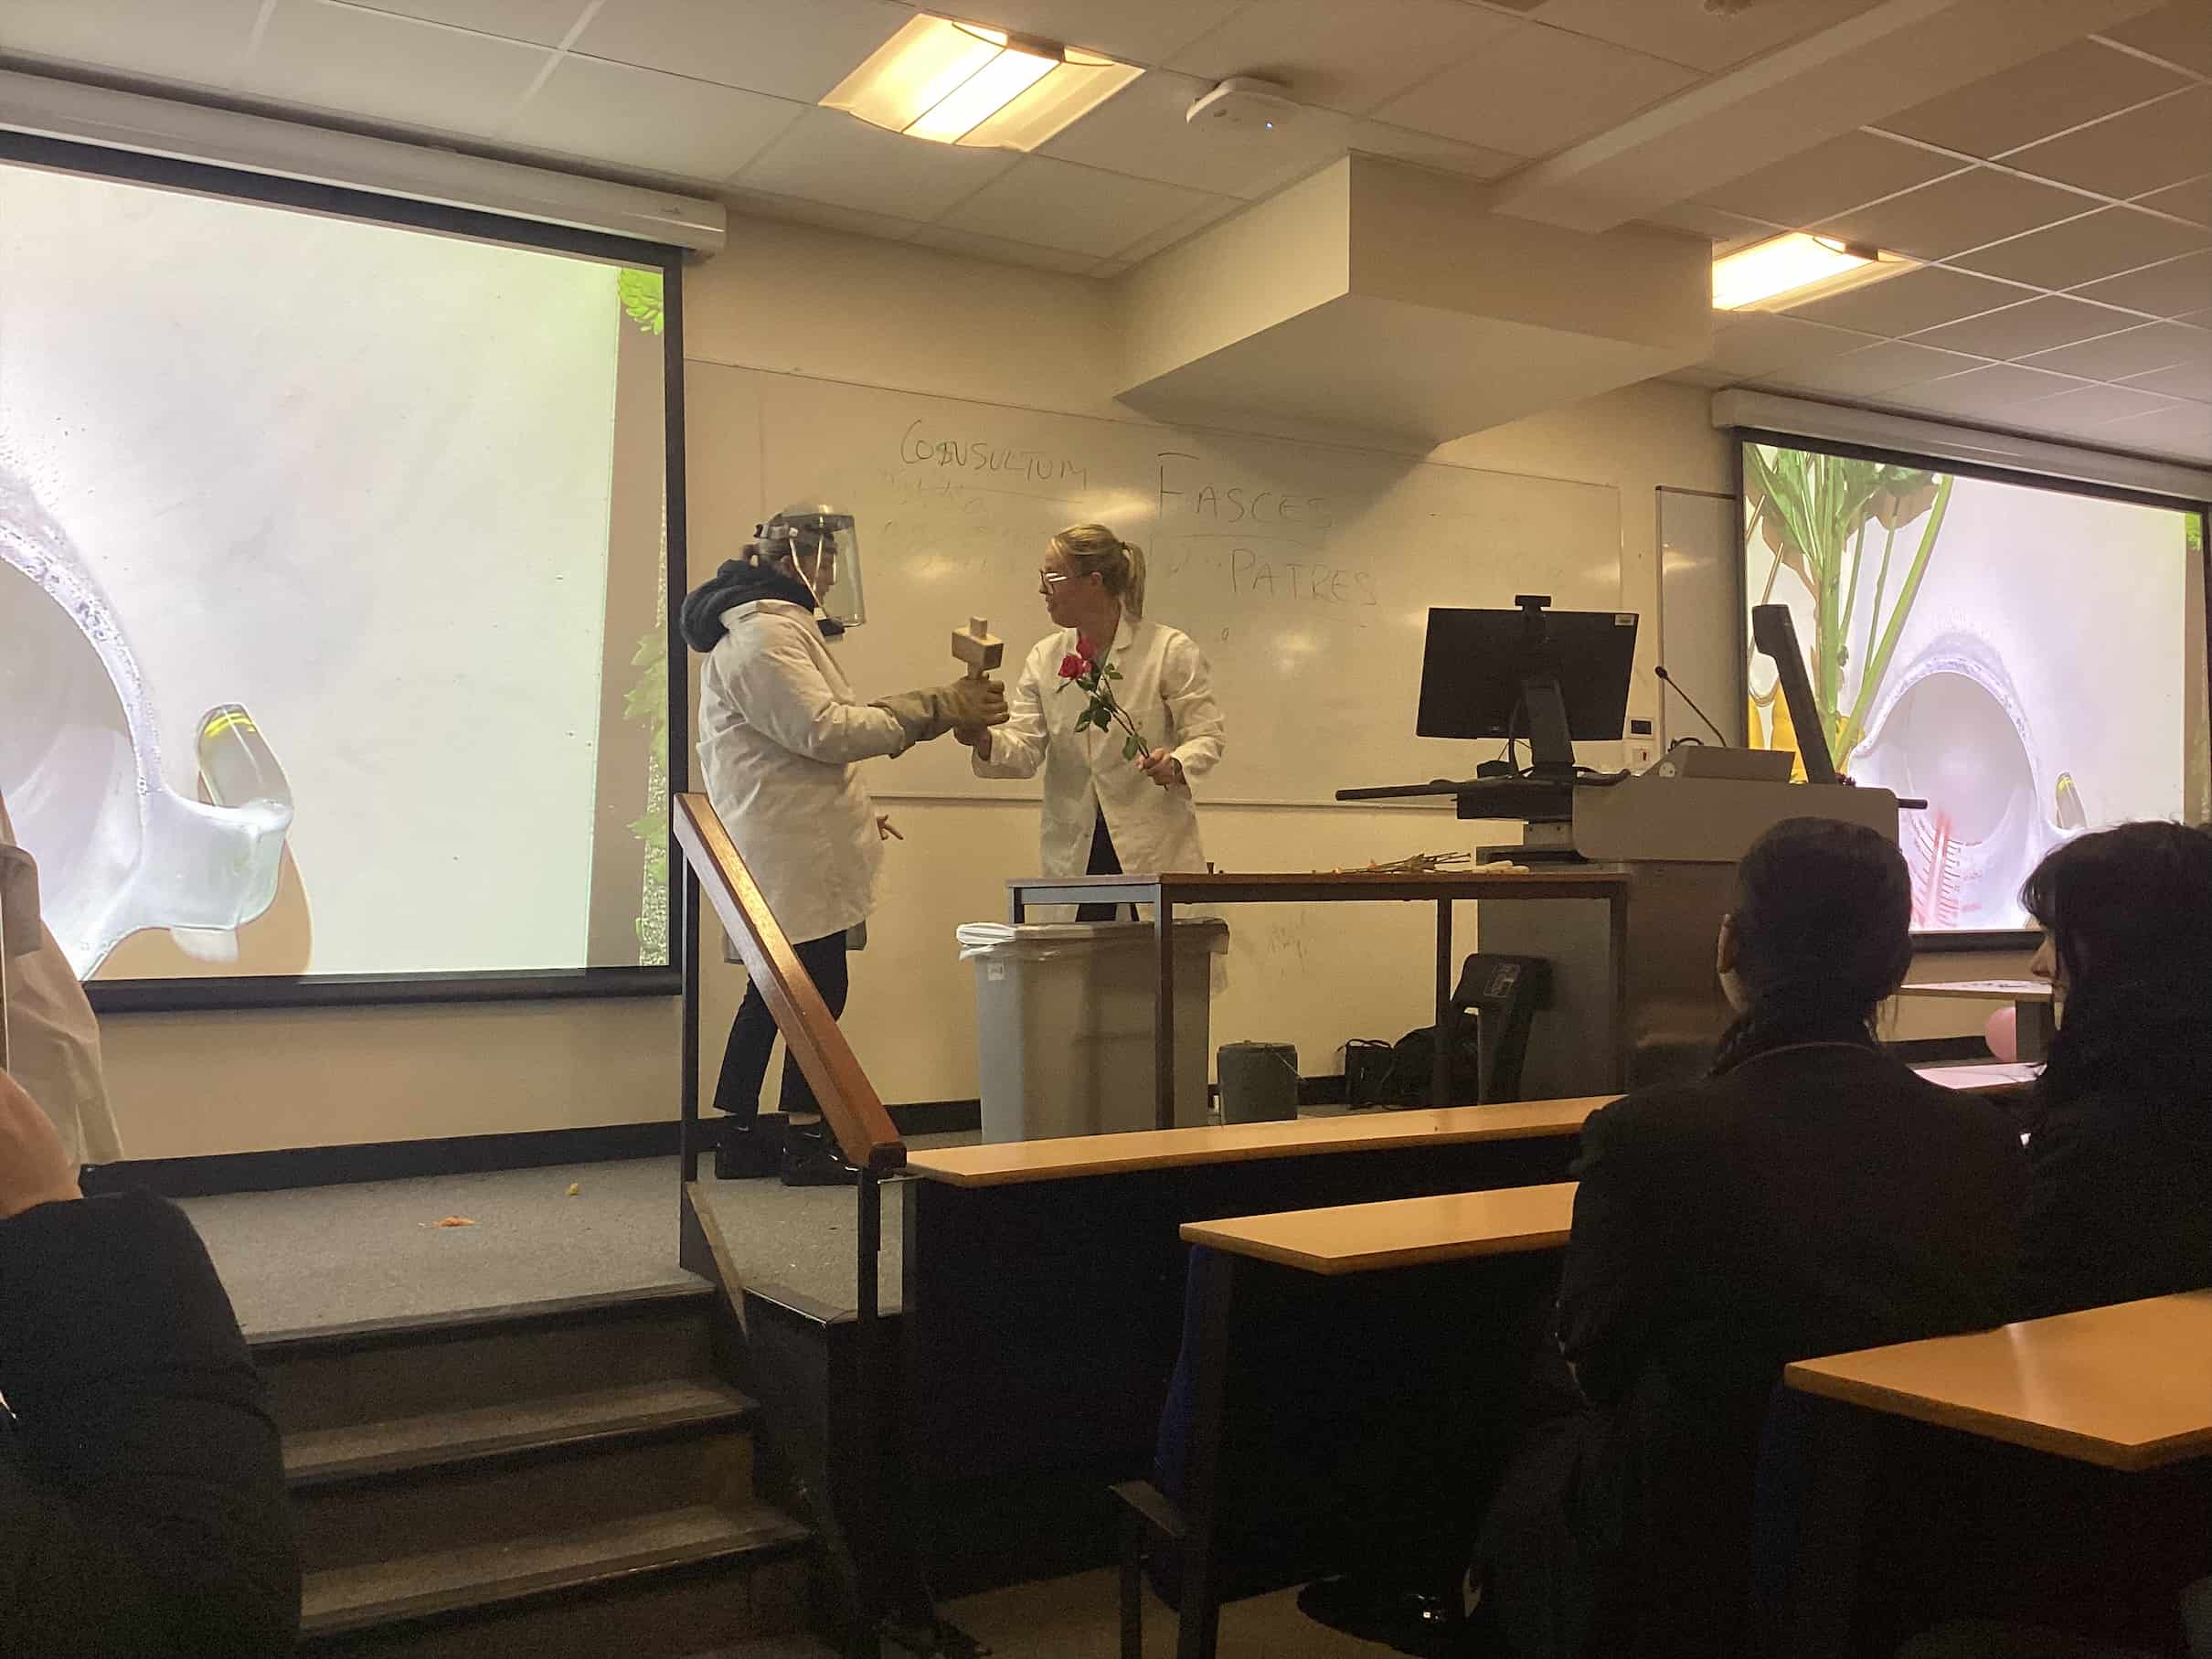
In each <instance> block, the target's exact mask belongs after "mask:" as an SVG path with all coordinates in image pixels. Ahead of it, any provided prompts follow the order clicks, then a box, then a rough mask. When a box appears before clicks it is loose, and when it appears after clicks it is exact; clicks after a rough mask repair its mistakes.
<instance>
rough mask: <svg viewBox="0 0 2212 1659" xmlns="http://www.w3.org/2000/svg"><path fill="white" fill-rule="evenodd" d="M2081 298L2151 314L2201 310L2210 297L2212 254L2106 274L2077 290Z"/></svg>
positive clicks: (2169, 314) (2163, 314)
mask: <svg viewBox="0 0 2212 1659" xmlns="http://www.w3.org/2000/svg"><path fill="white" fill-rule="evenodd" d="M2079 293H2080V295H2081V297H2082V298H2083V299H2085V300H2100V301H2102V302H2103V303H2105V304H2107V305H2125V306H2126V307H2128V309H2129V310H2131V311H2147V312H2149V313H2150V314H2152V315H2153V316H2158V317H2178V316H2184V315H2186V314H2188V313H2190V312H2193V311H2202V310H2203V309H2204V308H2205V302H2206V301H2207V300H2212V253H2185V254H2184V255H2182V257H2181V258H2179V259H2177V260H2168V261H2166V262H2165V263H2164V264H2163V265H2152V266H2150V267H2148V268H2147V269H2145V270H2142V271H2129V272H2128V274H2127V275H2125V276H2116V277H2108V278H2107V279H2106V280H2105V281H2103V282H2091V283H2090V284H2089V286H2087V287H2086V288H2083V289H2081V290H2079Z"/></svg>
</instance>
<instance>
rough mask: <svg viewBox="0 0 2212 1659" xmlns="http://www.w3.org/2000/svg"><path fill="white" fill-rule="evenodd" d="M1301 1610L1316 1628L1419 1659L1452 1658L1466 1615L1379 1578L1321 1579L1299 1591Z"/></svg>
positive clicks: (1428, 1596)
mask: <svg viewBox="0 0 2212 1659" xmlns="http://www.w3.org/2000/svg"><path fill="white" fill-rule="evenodd" d="M1298 1611H1300V1612H1302V1613H1303V1614H1304V1615H1305V1616H1306V1617H1307V1618H1309V1619H1311V1620H1313V1622H1314V1623H1316V1624H1325V1625H1327V1626H1328V1627H1329V1628H1330V1629H1331V1630H1334V1631H1342V1632H1344V1633H1345V1635H1347V1636H1357V1637H1358V1638H1359V1639H1360V1640H1362V1641H1363V1642H1379V1643H1382V1644H1383V1645H1384V1646H1386V1647H1390V1648H1395V1649H1396V1650H1397V1651H1398V1652H1399V1653H1401V1654H1414V1655H1415V1656H1416V1659H1452V1655H1453V1654H1457V1653H1459V1652H1460V1651H1461V1650H1460V1646H1459V1643H1460V1641H1461V1639H1462V1635H1463V1633H1464V1632H1465V1630H1466V1625H1467V1620H1466V1616H1465V1614H1463V1613H1462V1611H1460V1609H1458V1608H1457V1607H1454V1606H1452V1604H1451V1603H1450V1602H1449V1601H1445V1600H1444V1599H1443V1598H1442V1597H1441V1596H1430V1595H1424V1594H1422V1593H1421V1592H1420V1591H1419V1590H1408V1589H1406V1588H1405V1587H1404V1586H1403V1585H1399V1584H1392V1583H1389V1582H1387V1581H1386V1580H1383V1579H1320V1580H1318V1581H1316V1582H1314V1583H1312V1584H1309V1585H1307V1586H1306V1587H1305V1588H1304V1589H1303V1590H1300V1591H1299V1592H1298Z"/></svg>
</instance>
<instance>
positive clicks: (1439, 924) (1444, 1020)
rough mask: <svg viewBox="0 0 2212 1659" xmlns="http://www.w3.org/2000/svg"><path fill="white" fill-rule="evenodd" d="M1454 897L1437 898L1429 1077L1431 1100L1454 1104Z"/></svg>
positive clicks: (1456, 1021)
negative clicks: (1432, 1045)
mask: <svg viewBox="0 0 2212 1659" xmlns="http://www.w3.org/2000/svg"><path fill="white" fill-rule="evenodd" d="M1458 1038H1459V1010H1458V1009H1457V1008H1456V1007H1454V1006H1453V1005H1452V900H1450V899H1438V900H1437V901H1436V1058H1435V1061H1434V1064H1433V1066H1432V1068H1431V1069H1430V1077H1429V1104H1430V1105H1431V1106H1433V1107H1435V1108H1436V1109H1437V1110H1439V1111H1441V1110H1442V1109H1443V1108H1444V1107H1446V1106H1450V1105H1452V1103H1453V1102H1452V1058H1453V1050H1454V1049H1455V1048H1457V1047H1458Z"/></svg>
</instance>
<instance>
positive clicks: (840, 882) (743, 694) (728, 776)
mask: <svg viewBox="0 0 2212 1659" xmlns="http://www.w3.org/2000/svg"><path fill="white" fill-rule="evenodd" d="M722 621H723V623H724V625H725V626H726V627H727V628H728V633H725V634H724V635H723V636H722V639H721V641H720V643H718V644H717V645H716V646H715V648H714V650H713V651H712V652H711V653H710V654H708V655H707V662H706V664H705V665H704V666H703V667H702V668H701V669H700V670H699V744H698V750H699V771H700V775H701V777H702V778H703V779H704V780H705V782H706V784H707V800H708V801H710V802H712V803H713V804H714V810H715V812H716V813H717V814H718V815H719V816H720V818H721V820H722V824H723V827H724V828H725V829H727V830H728V832H729V838H730V839H731V840H732V841H733V842H735V843H736V844H737V848H738V854H739V856H740V857H742V858H743V859H744V860H745V867H746V868H747V869H749V870H750V871H751V872H752V877H753V879H754V880H755V881H756V882H758V883H760V892H761V895H762V897H764V898H765V899H767V900H768V908H769V909H771V911H773V912H774V913H775V918H776V920H777V922H778V924H779V925H780V926H782V929H783V931H784V932H785V933H786V934H788V935H789V936H790V937H791V939H792V942H793V943H802V944H803V943H804V942H805V941H808V940H814V939H823V938H826V937H827V936H828V935H830V934H832V933H842V932H844V931H845V930H846V929H848V928H850V927H852V926H853V925H854V924H855V923H856V922H860V921H865V920H867V914H868V912H869V910H871V909H874V908H875V903H876V881H877V874H878V872H879V870H880V868H881V867H882V864H883V845H882V840H881V837H880V836H879V835H877V830H876V804H875V803H874V802H873V801H871V800H870V799H869V798H868V792H867V786H866V785H865V784H863V783H862V782H860V768H859V766H858V765H857V764H856V762H858V761H861V760H871V759H873V758H874V757H876V756H878V755H896V754H902V753H904V752H905V751H906V750H907V749H909V747H911V744H912V739H910V738H909V737H908V735H907V730H906V728H905V727H903V726H901V725H900V724H899V720H898V719H897V718H895V717H894V716H893V715H892V714H891V712H890V711H889V710H888V709H886V708H877V707H874V706H873V705H872V704H867V703H863V702H861V701H860V700H859V699H858V698H857V697H855V696H854V695H853V688H852V686H850V685H848V684H847V683H846V681H845V675H844V674H843V673H842V672H841V671H840V670H839V668H838V667H837V665H836V664H835V662H834V661H833V660H832V659H831V657H830V654H829V647H828V646H826V645H824V643H822V633H821V630H820V629H819V628H818V627H816V625H815V622H814V616H813V614H812V613H811V612H809V611H806V610H805V609H804V608H803V607H802V606H799V605H795V604H792V603H791V602H789V601H785V600H780V599H763V600H754V601H751V602H750V603H749V604H743V605H733V606H731V607H730V608H729V609H728V611H724V612H723V613H722Z"/></svg>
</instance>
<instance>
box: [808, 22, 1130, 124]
mask: <svg viewBox="0 0 2212 1659" xmlns="http://www.w3.org/2000/svg"><path fill="white" fill-rule="evenodd" d="M1143 72H1144V71H1143V70H1142V69H1138V68H1136V67H1135V66H1134V65H1133V64H1126V63H1116V62H1115V61H1114V60H1113V59H1112V58H1101V57H1098V56H1097V55H1095V54H1093V53H1090V52H1082V51H1077V50H1075V49H1074V48H1069V47H1062V46H1056V45H1054V44H1053V43H1052V42H1050V41H1048V40H1033V39H1030V38H1029V37H1026V36H1022V35H1009V34H1006V33H1005V32H1004V31H1003V30H999V29H991V28H984V27H982V26H981V25H979V24H973V23H954V22H953V21H952V19H951V18H948V17H931V16H926V15H925V16H920V17H916V18H915V19H914V20H913V21H912V22H910V23H909V24H907V25H906V26H905V27H902V28H901V29H900V30H899V32H898V33H897V34H896V35H893V36H892V37H890V38H889V39H888V40H887V41H885V42H884V43H883V44H882V45H881V46H880V47H878V48H877V49H876V51H875V52H874V54H873V55H872V56H870V57H869V58H868V60H867V62H866V63H864V64H862V65H861V66H860V67H859V68H858V69H855V70H854V71H853V72H852V73H851V74H850V75H847V76H846V77H845V79H844V80H841V81H839V82H838V83H837V85H836V86H835V88H833V89H832V90H831V91H830V93H829V95H828V96H827V97H825V98H824V99H823V103H824V105H825V106H826V107H828V108H830V109H833V110H843V111H845V112H846V113H847V114H851V115H857V116H858V117H859V118H860V119H861V120H863V121H865V122H871V123H872V124H874V125H876V126H878V127H888V128H889V129H890V130H891V131H892V132H894V133H905V134H906V135H907V136H908V137H909V138H926V139H929V140H931V142H932V143H935V144H968V145H973V146H977V147H980V148H985V149H1000V150H1034V149H1036V148H1037V145H1039V144H1043V143H1044V142H1045V141H1046V140H1047V139H1048V138H1050V137H1051V136H1052V135H1053V134H1054V133H1058V132H1059V131H1060V130H1061V129H1062V128H1063V127H1066V126H1068V125H1069V124H1070V123H1071V122H1075V121H1076V120H1077V119H1079V117H1081V116H1083V115H1087V114H1089V113H1090V112H1091V111H1092V110H1094V109H1096V108H1097V107H1098V106H1099V105H1100V104H1101V103H1103V102H1105V101H1106V100H1107V99H1109V98H1111V97H1112V96H1113V94H1114V93H1116V92H1118V91H1120V90H1122V88H1123V87H1125V86H1127V85H1128V84H1129V83H1130V82H1131V81H1133V80H1135V79H1136V78H1137V77H1138V76H1139V75H1141V74H1143Z"/></svg>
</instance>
